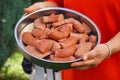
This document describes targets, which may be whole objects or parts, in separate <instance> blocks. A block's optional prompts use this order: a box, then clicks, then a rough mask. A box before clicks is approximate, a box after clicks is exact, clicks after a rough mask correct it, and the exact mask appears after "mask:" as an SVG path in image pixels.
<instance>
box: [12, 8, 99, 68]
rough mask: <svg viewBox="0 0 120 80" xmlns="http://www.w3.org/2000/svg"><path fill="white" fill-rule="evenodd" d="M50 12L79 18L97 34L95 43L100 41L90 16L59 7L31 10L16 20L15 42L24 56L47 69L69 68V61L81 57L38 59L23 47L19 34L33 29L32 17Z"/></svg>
mask: <svg viewBox="0 0 120 80" xmlns="http://www.w3.org/2000/svg"><path fill="white" fill-rule="evenodd" d="M51 13H56V14H60V13H62V14H64V16H65V18H69V17H73V18H75V19H77V20H79V21H80V22H84V23H85V24H87V25H89V27H90V28H91V29H92V33H93V34H94V35H97V36H98V39H97V44H99V43H100V39H101V37H100V36H101V35H100V31H99V29H98V27H97V26H96V24H95V23H94V22H93V21H92V20H91V19H90V18H88V17H87V16H85V15H84V14H82V13H80V12H77V11H74V10H71V9H67V8H59V7H52V8H44V9H40V10H37V11H35V12H32V13H30V14H27V15H24V16H23V17H21V19H20V20H19V21H18V22H17V24H16V26H15V31H14V35H15V39H16V42H17V44H18V47H19V49H20V51H21V52H22V53H23V54H24V56H25V57H26V58H27V59H28V60H30V61H31V62H33V63H34V64H36V65H39V66H42V67H45V68H49V69H54V70H61V69H67V68H71V66H70V63H72V62H75V61H78V60H81V59H80V58H79V59H75V60H72V61H66V62H58V61H50V60H46V59H40V58H38V57H37V56H34V55H32V54H31V53H29V52H28V51H27V50H26V49H25V45H24V44H23V43H22V40H21V34H22V33H23V31H26V30H28V31H30V30H32V29H33V27H31V26H33V21H34V19H35V18H38V17H41V16H46V15H50V14H51ZM28 27H29V28H28Z"/></svg>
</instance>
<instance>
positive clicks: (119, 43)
mask: <svg viewBox="0 0 120 80" xmlns="http://www.w3.org/2000/svg"><path fill="white" fill-rule="evenodd" d="M107 43H108V44H109V46H110V48H111V54H114V53H115V52H117V51H120V31H119V32H118V33H117V34H116V35H115V36H114V37H113V38H112V39H110V40H109V41H108V42H107Z"/></svg>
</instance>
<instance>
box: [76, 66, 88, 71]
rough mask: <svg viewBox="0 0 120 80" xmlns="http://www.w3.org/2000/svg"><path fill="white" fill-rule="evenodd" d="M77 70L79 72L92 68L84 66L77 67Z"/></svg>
mask: <svg viewBox="0 0 120 80" xmlns="http://www.w3.org/2000/svg"><path fill="white" fill-rule="evenodd" d="M75 68H76V69H79V70H86V69H89V68H90V66H82V67H75Z"/></svg>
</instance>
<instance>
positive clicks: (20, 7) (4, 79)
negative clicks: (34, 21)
mask: <svg viewBox="0 0 120 80" xmlns="http://www.w3.org/2000/svg"><path fill="white" fill-rule="evenodd" d="M37 1H44V0H0V80H29V75H27V74H25V73H24V71H23V70H22V67H21V62H22V59H23V55H22V54H21V53H20V52H19V50H18V48H17V44H16V41H15V38H14V27H15V25H16V23H17V21H18V20H19V19H20V18H21V16H22V15H23V14H24V8H25V7H28V6H30V5H31V4H33V3H34V2H37Z"/></svg>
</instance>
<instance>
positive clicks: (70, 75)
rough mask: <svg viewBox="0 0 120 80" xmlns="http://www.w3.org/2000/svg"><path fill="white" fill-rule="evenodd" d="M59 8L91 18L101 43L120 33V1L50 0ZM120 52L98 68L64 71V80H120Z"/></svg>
mask: <svg viewBox="0 0 120 80" xmlns="http://www.w3.org/2000/svg"><path fill="white" fill-rule="evenodd" d="M48 1H55V2H56V3H57V4H59V3H60V2H63V4H62V3H60V4H59V6H63V5H64V7H65V8H70V9H73V10H76V11H78V12H81V13H83V14H85V15H86V16H88V17H89V18H91V19H92V20H93V21H94V22H95V23H96V24H97V26H98V27H99V29H100V32H101V38H102V39H101V43H104V42H106V41H108V40H109V39H110V38H112V37H113V36H114V35H115V34H116V33H117V32H118V31H120V0H64V1H62V0H48ZM119 61H120V52H118V53H117V54H114V55H112V56H111V57H110V58H109V59H106V60H104V61H103V62H102V63H101V64H100V65H99V66H97V67H96V68H92V69H88V70H83V71H81V70H75V69H68V70H63V71H62V76H63V77H62V80H120V62H119Z"/></svg>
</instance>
